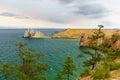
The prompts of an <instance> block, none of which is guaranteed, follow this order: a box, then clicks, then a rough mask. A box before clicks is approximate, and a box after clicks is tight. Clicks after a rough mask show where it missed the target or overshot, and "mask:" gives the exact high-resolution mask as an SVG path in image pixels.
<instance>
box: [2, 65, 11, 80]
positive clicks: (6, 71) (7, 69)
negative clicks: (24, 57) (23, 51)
mask: <svg viewBox="0 0 120 80" xmlns="http://www.w3.org/2000/svg"><path fill="white" fill-rule="evenodd" d="M1 67H2V68H1V69H0V71H2V73H3V75H2V76H3V78H4V79H5V80H7V79H8V78H9V75H10V71H11V69H10V67H9V65H8V64H7V63H3V64H2V65H1Z"/></svg>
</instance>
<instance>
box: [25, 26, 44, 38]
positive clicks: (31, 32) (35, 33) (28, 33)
mask: <svg viewBox="0 0 120 80" xmlns="http://www.w3.org/2000/svg"><path fill="white" fill-rule="evenodd" d="M23 37H24V38H45V37H46V36H45V35H44V34H43V33H42V32H40V31H34V30H32V29H30V28H29V29H28V30H26V31H25V33H24V36H23Z"/></svg>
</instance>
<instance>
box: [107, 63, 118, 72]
mask: <svg viewBox="0 0 120 80" xmlns="http://www.w3.org/2000/svg"><path fill="white" fill-rule="evenodd" d="M109 66H110V71H112V70H117V69H119V68H120V63H117V62H114V63H113V62H112V63H111V64H110V65H109Z"/></svg>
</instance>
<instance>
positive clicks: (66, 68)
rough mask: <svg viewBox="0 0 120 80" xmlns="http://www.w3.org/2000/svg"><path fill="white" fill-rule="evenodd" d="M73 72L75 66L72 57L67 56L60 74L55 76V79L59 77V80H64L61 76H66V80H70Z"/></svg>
mask: <svg viewBox="0 0 120 80" xmlns="http://www.w3.org/2000/svg"><path fill="white" fill-rule="evenodd" d="M75 70H76V66H75V64H74V62H73V59H72V57H70V56H69V57H67V58H66V60H65V62H64V64H63V67H62V70H61V72H60V73H58V74H57V77H60V78H61V80H64V79H65V78H64V77H63V76H66V79H67V80H70V76H71V75H74V71H75ZM57 80H60V79H58V78H57Z"/></svg>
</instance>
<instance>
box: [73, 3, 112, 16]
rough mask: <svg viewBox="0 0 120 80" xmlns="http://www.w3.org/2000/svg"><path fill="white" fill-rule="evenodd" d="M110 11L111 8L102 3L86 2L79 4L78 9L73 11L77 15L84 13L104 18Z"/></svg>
mask: <svg viewBox="0 0 120 80" xmlns="http://www.w3.org/2000/svg"><path fill="white" fill-rule="evenodd" d="M109 12H110V10H108V9H107V8H105V7H104V6H103V5H101V4H86V5H83V6H79V7H78V9H77V10H75V11H73V13H75V14H77V15H84V16H87V17H90V18H102V17H105V16H107V15H106V14H108V13H109Z"/></svg>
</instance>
